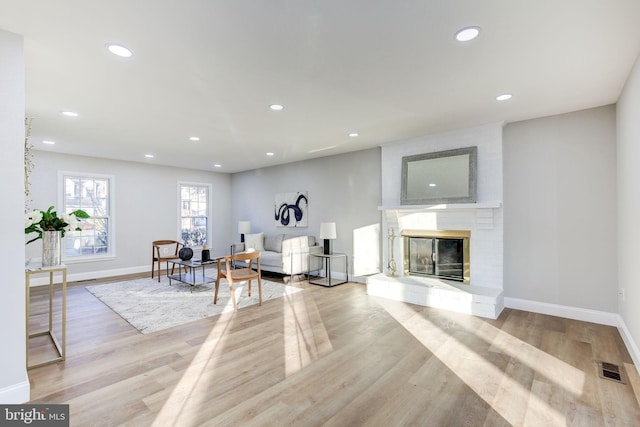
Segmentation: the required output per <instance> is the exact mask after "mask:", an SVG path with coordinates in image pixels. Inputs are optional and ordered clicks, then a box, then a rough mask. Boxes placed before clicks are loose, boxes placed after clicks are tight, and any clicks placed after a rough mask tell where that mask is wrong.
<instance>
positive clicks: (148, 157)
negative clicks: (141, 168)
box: [144, 154, 153, 159]
mask: <svg viewBox="0 0 640 427" xmlns="http://www.w3.org/2000/svg"><path fill="white" fill-rule="evenodd" d="M144 156H145V157H146V158H147V159H153V154H145V155H144Z"/></svg>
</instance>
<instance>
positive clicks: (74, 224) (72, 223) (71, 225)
mask: <svg viewBox="0 0 640 427" xmlns="http://www.w3.org/2000/svg"><path fill="white" fill-rule="evenodd" d="M62 220H63V221H64V222H66V223H67V224H68V225H67V226H66V227H65V228H64V231H75V229H76V228H78V227H79V226H80V220H79V219H78V217H76V216H75V215H74V214H66V213H64V214H62Z"/></svg>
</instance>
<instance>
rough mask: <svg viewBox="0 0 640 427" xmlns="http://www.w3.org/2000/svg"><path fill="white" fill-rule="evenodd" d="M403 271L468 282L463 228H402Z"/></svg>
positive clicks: (466, 247) (466, 249) (467, 244)
mask: <svg viewBox="0 0 640 427" xmlns="http://www.w3.org/2000/svg"><path fill="white" fill-rule="evenodd" d="M401 235H402V237H403V243H404V274H405V276H407V275H418V276H430V277H436V278H440V279H448V280H455V281H458V282H463V283H469V281H470V275H471V271H470V270H471V268H470V265H471V263H470V257H469V240H470V237H471V233H470V232H469V231H467V230H403V231H402V233H401Z"/></svg>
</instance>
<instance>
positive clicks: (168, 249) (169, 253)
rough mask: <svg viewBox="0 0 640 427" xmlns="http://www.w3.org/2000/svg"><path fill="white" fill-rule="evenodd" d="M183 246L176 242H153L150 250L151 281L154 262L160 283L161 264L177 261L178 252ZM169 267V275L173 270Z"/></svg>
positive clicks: (173, 267)
mask: <svg viewBox="0 0 640 427" xmlns="http://www.w3.org/2000/svg"><path fill="white" fill-rule="evenodd" d="M182 247H184V245H183V244H182V243H180V242H178V241H176V240H155V241H154V242H153V246H152V248H151V278H152V279H153V275H154V270H155V265H156V262H157V263H158V282H159V281H160V266H161V264H162V263H163V262H166V261H169V260H172V259H178V258H180V257H179V256H178V251H180V248H182ZM175 267H176V266H175V264H174V265H173V266H172V267H171V274H173V271H174V269H175Z"/></svg>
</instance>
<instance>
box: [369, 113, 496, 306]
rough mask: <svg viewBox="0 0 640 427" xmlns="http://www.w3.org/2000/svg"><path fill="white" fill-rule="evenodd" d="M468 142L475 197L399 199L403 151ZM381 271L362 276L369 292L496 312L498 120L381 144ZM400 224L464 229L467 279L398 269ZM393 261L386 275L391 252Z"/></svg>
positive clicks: (459, 145) (411, 152) (446, 147)
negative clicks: (431, 201) (474, 153)
mask: <svg viewBox="0 0 640 427" xmlns="http://www.w3.org/2000/svg"><path fill="white" fill-rule="evenodd" d="M469 146H476V147H478V168H477V173H478V176H477V184H478V201H477V203H461V204H450V205H446V204H443V205H428V206H416V205H400V191H401V188H400V178H401V162H402V157H404V156H407V155H414V154H421V153H427V152H437V151H443V150H449V149H453V148H463V147H469ZM381 163H382V182H383V184H382V202H383V205H382V206H380V208H379V209H380V210H381V212H382V227H381V229H382V230H384V232H383V233H384V234H383V238H384V239H385V240H386V239H389V232H391V231H392V232H393V234H394V235H395V236H397V237H396V238H394V239H392V240H393V245H392V248H393V249H392V251H393V254H391V253H390V243H391V240H390V239H389V240H388V241H386V242H383V244H382V248H383V269H384V270H383V272H382V273H380V274H378V275H374V276H372V277H370V278H369V279H368V280H367V292H368V293H369V294H371V295H377V296H382V297H386V298H392V299H397V300H401V301H405V302H410V303H414V304H421V305H426V306H431V307H436V308H446V309H449V310H455V311H459V312H465V313H469V314H475V315H480V316H483V317H490V318H496V317H497V316H498V315H499V314H500V312H501V311H502V308H503V297H502V291H503V281H502V276H503V275H502V272H503V217H502V124H501V123H497V124H490V125H486V126H482V127H477V128H472V129H465V130H459V131H455V132H449V133H444V134H438V135H430V136H425V137H421V138H417V139H413V140H408V141H401V142H397V143H392V144H387V145H384V146H383V147H382V162H381ZM405 229H414V230H415V229H420V230H441V231H445V230H469V231H470V233H471V236H470V264H471V276H470V281H469V284H463V283H459V282H455V281H448V280H441V279H437V278H428V277H424V278H422V277H415V276H407V277H405V276H404V274H403V268H402V263H403V260H404V253H403V244H402V238H401V237H400V234H401V232H402V230H405ZM392 255H393V259H394V260H395V262H396V265H397V266H398V268H397V272H396V275H395V277H390V275H389V273H390V270H389V269H388V268H387V267H388V265H389V260H390V257H391V256H392Z"/></svg>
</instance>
